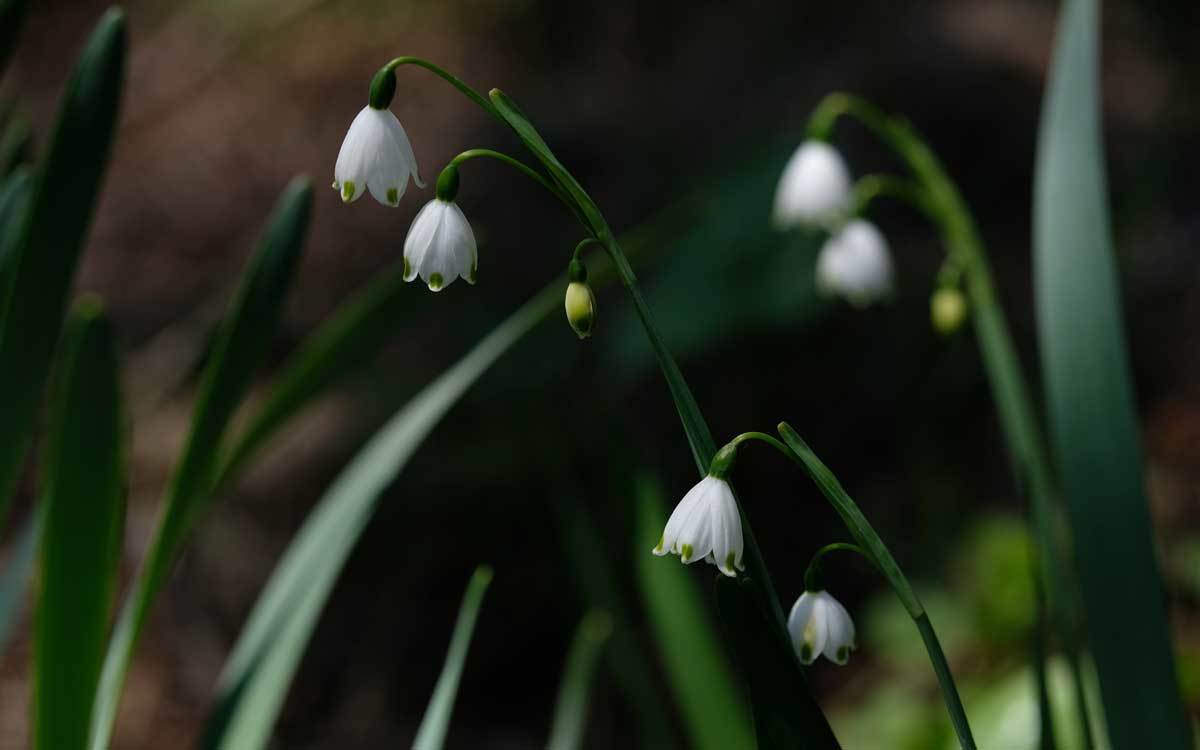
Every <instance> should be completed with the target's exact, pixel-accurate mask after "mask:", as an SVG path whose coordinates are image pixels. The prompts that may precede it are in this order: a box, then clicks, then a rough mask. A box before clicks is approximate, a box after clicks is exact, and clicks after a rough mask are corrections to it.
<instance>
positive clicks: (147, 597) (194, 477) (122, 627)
mask: <svg viewBox="0 0 1200 750" xmlns="http://www.w3.org/2000/svg"><path fill="white" fill-rule="evenodd" d="M311 212H312V187H311V186H310V185H309V182H308V180H306V179H303V178H297V179H294V180H292V182H291V183H290V184H289V185H288V187H287V188H286V189H285V190H284V191H283V195H281V196H280V198H279V201H278V203H277V204H276V207H275V211H274V213H273V214H272V218H271V220H270V223H269V225H268V227H267V230H266V232H265V234H264V235H263V239H262V242H261V243H260V246H259V248H258V250H257V252H256V253H255V255H254V258H253V259H252V260H251V262H250V266H249V268H248V269H247V270H246V273H245V276H244V278H243V281H242V286H241V288H240V289H239V290H238V294H237V297H236V298H235V299H234V302H233V307H232V310H231V311H230V313H229V316H228V317H227V318H226V319H225V321H224V323H223V324H222V330H221V333H220V335H219V336H218V340H217V344H216V347H215V349H214V351H213V355H212V359H211V360H210V362H209V365H208V368H207V369H206V371H205V375H204V382H203V384H202V386H201V391H200V397H199V399H198V401H197V404H196V411H195V414H194V416H193V418H192V428H191V433H190V435H189V436H188V441H187V446H186V447H185V448H184V453H183V457H182V458H181V459H180V462H179V464H178V466H177V467H176V469H175V475H174V477H173V478H172V480H171V485H170V487H169V489H168V491H167V500H166V505H165V507H164V508H163V511H162V515H161V517H160V519H159V525H158V529H157V530H156V532H155V535H154V537H153V538H152V539H151V542H150V550H149V552H148V553H147V555H146V559H145V561H144V562H143V564H142V568H141V570H140V571H139V573H138V577H137V579H136V580H135V581H134V585H133V591H132V592H131V594H130V596H129V598H128V600H127V601H126V604H125V607H124V609H123V610H122V612H121V617H120V619H119V620H118V622H117V627H116V629H115V631H114V632H113V637H112V642H111V643H110V645H109V649H108V656H107V658H106V660H105V663H104V674H103V677H102V679H101V684H100V690H99V691H98V693H97V696H96V701H97V707H96V712H95V721H94V725H93V729H92V739H91V747H92V748H93V750H104V749H105V748H106V747H107V746H108V739H109V735H110V734H111V732H112V724H113V721H114V720H115V719H116V713H117V707H118V705H119V702H120V694H121V686H122V684H123V683H124V679H125V672H126V670H127V669H128V667H129V660H130V659H131V657H132V655H133V649H134V646H135V645H136V643H137V638H138V634H139V632H140V630H141V627H142V623H143V622H144V621H145V618H146V615H147V613H148V612H149V610H150V605H151V603H152V602H153V600H154V596H155V594H157V593H158V589H159V588H160V587H161V586H162V582H163V580H164V579H165V578H166V575H167V573H168V571H169V570H170V569H171V565H172V563H173V562H174V560H175V557H176V555H177V554H178V552H179V549H180V547H181V545H182V542H183V539H184V537H185V535H186V533H187V531H188V530H189V529H190V528H191V526H192V524H193V523H194V522H195V519H196V517H197V515H198V514H199V512H200V511H201V510H202V509H203V508H204V506H205V505H206V501H207V500H208V499H209V498H210V497H211V495H212V489H213V484H214V481H215V474H216V466H217V459H218V455H219V450H220V444H221V438H222V436H223V435H224V433H225V429H226V427H227V425H228V423H229V419H230V417H231V416H232V415H233V413H234V410H236V409H237V406H238V404H239V403H240V402H241V400H242V398H243V397H244V396H245V393H246V389H247V388H248V387H249V385H250V381H251V378H252V377H253V375H254V372H255V370H256V369H257V367H258V365H259V363H260V362H261V361H262V358H263V355H264V354H265V352H266V350H267V346H268V344H269V343H270V340H271V337H272V335H273V334H274V332H275V326H276V321H277V320H278V318H279V315H280V312H281V310H282V309H283V300H284V298H285V296H286V294H287V289H288V287H289V285H290V284H291V281H292V277H293V276H294V272H295V268H296V264H297V262H298V260H299V258H300V252H301V249H302V247H303V245H304V235H305V233H306V231H307V229H308V221H309V215H310V214H311Z"/></svg>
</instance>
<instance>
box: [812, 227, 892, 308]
mask: <svg viewBox="0 0 1200 750" xmlns="http://www.w3.org/2000/svg"><path fill="white" fill-rule="evenodd" d="M816 277H817V288H818V289H820V290H821V291H822V292H823V293H826V294H838V295H841V296H843V297H845V298H846V299H848V300H850V301H851V302H852V303H854V304H857V305H867V304H870V303H871V302H874V301H876V300H878V299H881V298H883V297H886V296H887V295H888V294H889V293H890V292H891V290H892V277H893V272H892V259H891V251H890V250H889V249H888V244H887V240H886V239H885V238H884V236H883V234H882V233H881V232H880V231H879V230H878V229H877V228H876V227H875V225H874V224H872V223H871V222H869V221H866V220H865V219H855V220H853V221H851V222H849V223H847V224H846V225H845V226H844V227H842V229H841V230H839V231H838V232H837V233H836V234H834V235H833V236H831V237H830V238H829V239H828V240H827V241H826V243H825V245H824V246H823V247H822V248H821V252H820V255H819V256H818V258H817V272H816Z"/></svg>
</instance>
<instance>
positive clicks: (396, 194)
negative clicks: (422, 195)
mask: <svg viewBox="0 0 1200 750" xmlns="http://www.w3.org/2000/svg"><path fill="white" fill-rule="evenodd" d="M387 202H388V203H390V204H392V205H393V206H394V205H396V204H398V203H399V202H400V191H399V190H397V189H396V188H388V191H387Z"/></svg>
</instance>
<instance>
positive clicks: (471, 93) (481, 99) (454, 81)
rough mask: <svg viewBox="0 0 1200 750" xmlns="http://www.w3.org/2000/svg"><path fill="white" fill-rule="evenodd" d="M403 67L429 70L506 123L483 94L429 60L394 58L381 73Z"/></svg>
mask: <svg viewBox="0 0 1200 750" xmlns="http://www.w3.org/2000/svg"><path fill="white" fill-rule="evenodd" d="M401 65H415V66H417V67H418V68H424V69H425V70H428V71H429V72H431V73H433V74H434V75H436V76H438V77H439V78H442V79H443V80H445V81H446V82H447V83H449V84H450V85H451V86H453V87H454V88H456V89H458V90H459V91H460V92H462V94H463V96H465V97H467V98H468V99H470V100H471V101H473V102H475V103H476V104H478V105H479V106H480V107H483V109H484V111H486V112H487V113H488V114H490V115H491V116H492V117H495V118H496V119H497V120H500V121H501V122H504V118H503V117H501V116H500V113H499V112H498V111H496V108H495V107H494V106H492V103H491V102H490V101H488V99H487V97H486V96H484V95H483V94H480V93H479V92H478V91H476V90H475V89H473V88H471V87H470V86H468V85H467V84H466V82H464V81H463V80H462V79H460V78H458V77H457V76H455V75H452V74H451V73H449V72H447V71H446V70H445V69H444V68H442V67H441V66H439V65H435V64H434V63H431V62H429V61H428V60H423V59H421V58H419V57H412V56H410V55H405V56H402V57H397V58H394V59H392V60H390V61H388V63H387V64H386V65H384V66H383V68H381V69H380V70H381V72H384V71H386V72H388V73H391V72H394V71H395V70H396V68H398V67H400V66H401Z"/></svg>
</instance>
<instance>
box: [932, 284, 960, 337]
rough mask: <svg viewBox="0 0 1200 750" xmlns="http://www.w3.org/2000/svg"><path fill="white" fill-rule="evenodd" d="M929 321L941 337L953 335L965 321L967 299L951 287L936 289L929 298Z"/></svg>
mask: <svg viewBox="0 0 1200 750" xmlns="http://www.w3.org/2000/svg"><path fill="white" fill-rule="evenodd" d="M929 319H930V321H931V322H932V323H933V329H934V330H935V331H937V332H938V333H940V334H942V335H943V336H949V335H950V334H952V333H955V332H956V331H958V329H959V328H961V327H962V324H963V321H965V320H966V319H967V298H966V297H965V296H963V293H962V292H960V291H959V290H958V289H955V288H952V287H943V288H942V289H938V290H937V291H936V292H934V293H933V296H932V297H930V298H929Z"/></svg>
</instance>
